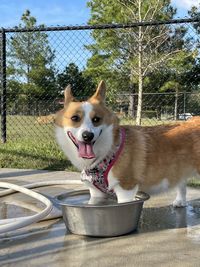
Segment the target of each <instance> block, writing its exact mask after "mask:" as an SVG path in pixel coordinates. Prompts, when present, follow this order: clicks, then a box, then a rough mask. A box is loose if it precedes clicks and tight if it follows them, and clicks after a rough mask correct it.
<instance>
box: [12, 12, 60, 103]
mask: <svg viewBox="0 0 200 267" xmlns="http://www.w3.org/2000/svg"><path fill="white" fill-rule="evenodd" d="M36 24H37V20H36V18H34V17H33V16H31V13H30V11H29V10H26V11H25V12H24V14H23V15H22V17H21V23H20V24H19V27H18V28H19V29H22V28H26V29H30V31H27V32H16V33H14V34H13V35H12V36H11V38H10V39H9V41H8V49H9V50H8V56H7V58H8V60H7V61H8V67H7V74H8V77H9V79H8V94H9V95H10V96H11V97H13V96H14V95H15V100H16V98H17V97H18V99H23V101H25V102H26V103H29V107H30V106H31V102H32V101H33V100H34V99H35V100H36V99H43V98H44V97H45V98H46V99H47V98H52V96H54V97H55V96H56V94H57V92H56V87H55V69H54V67H53V64H52V63H53V59H54V52H53V51H52V49H51V48H50V46H49V43H48V35H47V34H46V33H44V32H39V31H34V30H32V29H33V28H34V27H36ZM42 26H44V25H40V26H39V27H42ZM16 84H18V86H16Z"/></svg>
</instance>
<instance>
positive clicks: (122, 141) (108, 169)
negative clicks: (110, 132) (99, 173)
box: [103, 128, 126, 186]
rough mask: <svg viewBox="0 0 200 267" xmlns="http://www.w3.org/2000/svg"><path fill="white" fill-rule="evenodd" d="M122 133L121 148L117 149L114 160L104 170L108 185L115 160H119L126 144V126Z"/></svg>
mask: <svg viewBox="0 0 200 267" xmlns="http://www.w3.org/2000/svg"><path fill="white" fill-rule="evenodd" d="M120 134H121V142H120V146H119V149H118V150H117V152H116V154H115V157H114V158H113V160H112V161H111V162H110V164H109V165H108V167H107V169H106V171H105V172H104V174H103V176H104V179H105V183H106V185H107V186H108V173H109V171H110V170H111V168H112V167H113V165H114V164H115V162H116V161H117V160H118V158H119V156H120V154H121V152H122V150H123V148H124V144H125V137H126V132H125V129H124V128H121V129H120Z"/></svg>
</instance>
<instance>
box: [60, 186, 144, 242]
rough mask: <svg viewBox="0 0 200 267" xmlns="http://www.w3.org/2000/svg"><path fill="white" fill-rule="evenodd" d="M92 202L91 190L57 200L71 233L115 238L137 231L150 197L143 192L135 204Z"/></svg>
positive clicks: (110, 201)
mask: <svg viewBox="0 0 200 267" xmlns="http://www.w3.org/2000/svg"><path fill="white" fill-rule="evenodd" d="M89 199H90V193H89V190H78V191H72V192H68V193H65V194H62V195H60V196H58V197H57V201H58V202H59V204H60V205H61V207H62V212H63V219H64V222H65V224H66V227H67V229H68V230H69V231H70V232H71V233H73V234H78V235H87V236H99V237H111V236H120V235H124V234H127V233H130V232H132V231H134V230H136V229H137V227H138V222H139V219H140V215H141V211H142V208H143V203H144V201H145V200H147V199H149V195H148V194H146V193H144V192H139V193H138V194H137V196H136V199H135V200H134V201H131V202H126V203H117V201H116V199H106V200H105V201H102V200H101V201H99V202H97V203H95V204H88V202H89Z"/></svg>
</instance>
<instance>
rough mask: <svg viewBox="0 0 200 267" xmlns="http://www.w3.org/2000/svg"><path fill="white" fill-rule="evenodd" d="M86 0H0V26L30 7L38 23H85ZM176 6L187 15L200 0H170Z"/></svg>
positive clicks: (10, 23) (10, 24)
mask: <svg viewBox="0 0 200 267" xmlns="http://www.w3.org/2000/svg"><path fill="white" fill-rule="evenodd" d="M86 3H87V0H48V1H45V0H43V1H42V0H0V10H1V16H0V27H5V28H7V27H13V26H16V25H18V24H19V21H20V17H21V15H22V13H23V12H24V10H26V9H30V10H31V13H32V15H33V16H34V17H36V18H37V20H38V23H39V24H41V23H44V24H46V25H48V26H51V25H52V26H55V25H77V24H79V25H82V24H87V21H88V18H89V15H90V11H89V9H88V8H87V6H86ZM172 4H173V5H174V6H176V7H177V8H178V15H177V16H178V17H185V16H187V10H188V9H190V7H191V6H192V5H198V4H200V0H172Z"/></svg>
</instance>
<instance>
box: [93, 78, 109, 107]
mask: <svg viewBox="0 0 200 267" xmlns="http://www.w3.org/2000/svg"><path fill="white" fill-rule="evenodd" d="M92 98H95V99H97V100H98V101H100V102H104V101H105V98H106V84H105V82H104V81H100V83H99V85H98V87H97V89H96V92H95V93H94V95H93V96H92Z"/></svg>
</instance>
